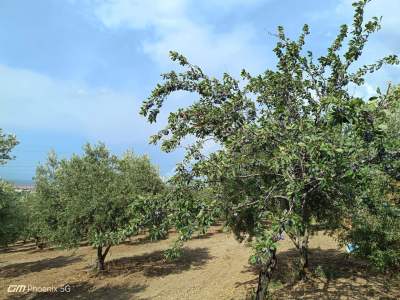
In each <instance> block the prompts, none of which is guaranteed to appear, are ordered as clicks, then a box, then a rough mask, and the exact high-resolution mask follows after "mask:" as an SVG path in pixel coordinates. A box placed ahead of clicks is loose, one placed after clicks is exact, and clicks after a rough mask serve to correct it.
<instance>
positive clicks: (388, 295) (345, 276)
mask: <svg viewBox="0 0 400 300" xmlns="http://www.w3.org/2000/svg"><path fill="white" fill-rule="evenodd" d="M277 257H278V266H277V269H276V270H275V272H274V276H273V279H272V282H271V286H270V289H271V291H272V298H273V299H329V300H336V299H381V300H384V299H400V293H399V290H400V277H399V276H398V274H386V275H385V274H379V273H376V272H374V271H372V270H370V268H369V267H368V265H367V264H366V263H365V262H363V261H360V260H357V259H355V258H351V257H348V256H347V255H346V254H345V253H343V252H341V251H338V250H336V249H328V250H322V249H319V248H314V249H311V250H310V256H309V276H308V277H309V278H308V280H306V281H300V282H299V281H298V280H297V279H296V277H297V271H296V269H297V268H296V265H297V261H298V253H297V251H296V250H295V249H290V250H288V251H283V252H280V253H279V254H278V255H277ZM244 272H254V274H255V275H257V272H256V270H254V269H253V268H248V269H246V270H245V271H244ZM241 285H245V286H249V290H250V289H252V288H254V287H256V285H257V276H255V278H254V279H253V280H250V281H246V282H238V283H237V286H241Z"/></svg>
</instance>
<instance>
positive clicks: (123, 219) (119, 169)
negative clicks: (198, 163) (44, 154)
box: [35, 144, 164, 270]
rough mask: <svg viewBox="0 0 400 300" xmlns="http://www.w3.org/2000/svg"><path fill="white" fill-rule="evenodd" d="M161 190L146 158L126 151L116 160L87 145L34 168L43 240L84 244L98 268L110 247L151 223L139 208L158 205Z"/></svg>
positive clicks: (69, 245) (102, 148)
mask: <svg viewBox="0 0 400 300" xmlns="http://www.w3.org/2000/svg"><path fill="white" fill-rule="evenodd" d="M163 189H164V185H163V182H162V181H161V179H160V177H159V175H158V171H157V170H156V169H155V168H154V167H153V166H152V165H151V163H150V161H149V160H148V158H147V157H145V156H135V155H134V154H133V153H131V152H128V153H126V154H125V155H124V156H123V157H122V158H118V157H117V156H115V155H112V154H110V153H109V151H108V150H107V149H106V147H105V146H104V145H103V144H100V145H97V146H91V145H89V144H88V145H86V146H85V148H84V154H83V155H82V156H78V155H74V156H72V158H71V159H62V160H58V159H57V158H56V157H55V156H54V155H50V157H49V161H48V163H47V164H45V165H44V166H40V167H39V168H38V170H37V175H36V195H35V197H36V201H38V204H37V207H38V208H39V209H43V210H42V211H41V213H40V215H41V216H42V218H43V220H42V224H45V226H46V230H44V233H45V236H46V238H47V239H48V240H49V241H50V242H51V243H54V244H56V245H59V246H62V247H66V248H72V247H77V246H79V244H80V243H81V242H82V241H88V242H89V244H90V245H92V246H93V247H95V248H96V251H97V269H98V270H104V267H105V266H104V261H105V258H106V256H107V254H108V252H109V250H110V248H111V247H112V246H113V245H116V244H119V243H121V242H122V241H124V240H125V239H126V238H127V237H129V236H131V235H134V234H136V233H138V232H139V231H140V230H142V229H143V228H144V227H145V226H147V227H148V226H150V225H151V222H150V221H149V220H152V218H151V214H152V213H153V211H149V209H143V207H144V208H149V207H153V208H154V207H157V205H155V203H154V202H155V201H161V200H160V198H159V196H158V194H160V193H161V192H162V191H163ZM138 203H139V204H140V205H138Z"/></svg>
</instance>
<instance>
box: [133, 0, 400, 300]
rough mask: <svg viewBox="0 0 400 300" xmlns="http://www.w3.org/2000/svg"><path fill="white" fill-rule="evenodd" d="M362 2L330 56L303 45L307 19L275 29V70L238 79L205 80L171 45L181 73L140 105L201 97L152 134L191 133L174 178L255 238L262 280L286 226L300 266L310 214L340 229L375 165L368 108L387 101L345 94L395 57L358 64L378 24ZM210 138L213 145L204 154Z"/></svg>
mask: <svg viewBox="0 0 400 300" xmlns="http://www.w3.org/2000/svg"><path fill="white" fill-rule="evenodd" d="M368 2H369V1H368V0H360V1H357V2H355V3H354V4H353V6H354V8H355V13H354V19H353V24H352V27H351V28H349V26H347V25H342V26H341V27H340V31H339V34H338V36H337V37H336V39H335V40H334V41H333V43H332V45H331V46H330V47H329V48H328V50H327V54H326V55H323V56H321V57H319V58H318V59H314V57H313V54H312V52H311V51H305V50H304V45H305V38H306V36H307V35H308V34H309V27H308V26H307V25H305V26H304V27H303V31H302V33H301V34H300V36H299V38H298V39H297V40H291V39H289V38H288V37H287V36H286V35H285V32H284V29H283V27H278V33H277V35H276V37H277V39H278V42H277V45H276V47H275V49H274V52H275V54H276V56H277V61H278V62H277V66H276V68H275V69H268V70H266V71H265V72H264V73H262V74H260V75H257V76H252V75H251V74H249V72H247V71H245V70H243V71H242V73H241V76H242V80H237V79H235V78H233V77H232V76H231V75H229V74H224V75H223V77H222V79H216V78H212V77H209V76H207V75H206V74H204V72H203V71H202V70H201V68H200V67H198V66H195V65H192V64H190V63H189V62H188V60H187V59H186V58H185V57H184V56H182V55H180V54H178V53H177V52H171V59H172V60H173V61H176V62H178V63H179V64H180V65H181V66H182V67H183V68H184V69H185V71H184V72H181V73H177V72H175V71H171V72H169V73H167V74H163V75H162V77H163V80H164V81H163V82H162V83H161V84H158V85H157V86H156V87H155V89H154V90H153V92H152V94H151V95H150V97H149V98H148V99H147V100H146V101H144V103H143V106H142V110H141V113H142V114H143V115H144V116H146V117H147V119H148V121H149V122H150V123H153V122H156V120H157V116H158V114H159V112H160V109H161V108H162V106H163V104H164V101H165V99H166V98H167V97H168V96H169V95H170V94H171V93H173V92H175V91H185V92H192V93H196V94H197V95H198V99H197V100H196V101H195V102H194V103H193V104H192V105H190V106H189V107H186V108H180V109H178V110H177V111H176V112H172V113H170V115H169V118H168V124H167V125H166V127H165V128H164V129H162V130H161V131H159V133H158V134H156V135H154V136H153V137H152V138H151V141H152V142H153V143H157V142H160V143H161V148H162V149H163V150H164V151H166V152H169V151H173V150H174V149H176V148H177V147H179V146H180V145H181V143H182V141H183V140H184V139H186V138H188V137H190V138H193V139H194V142H193V143H191V144H190V145H189V146H188V147H187V148H186V156H185V159H184V161H183V162H182V163H181V164H179V165H178V166H177V168H176V174H175V177H174V182H175V183H176V184H177V185H178V186H179V185H183V186H186V185H188V183H189V182H192V181H201V182H202V183H203V185H204V186H207V187H209V188H211V189H212V190H213V191H214V194H213V199H214V202H213V203H215V205H214V207H218V209H220V210H221V211H223V213H224V216H225V219H226V220H227V224H228V225H229V226H230V227H231V228H232V229H233V231H234V232H235V234H236V236H237V237H238V239H239V240H243V239H244V238H252V237H253V236H254V237H255V238H256V239H255V243H253V245H254V251H255V252H254V253H255V256H253V257H252V259H251V260H252V261H255V262H261V265H262V266H261V271H260V278H261V276H264V279H265V278H267V277H269V276H270V274H269V273H268V274H267V273H265V272H266V270H268V272H271V270H272V269H273V266H274V265H275V264H274V263H272V261H271V259H273V260H275V249H276V241H277V240H278V236H279V235H280V234H281V232H282V231H283V230H285V231H286V233H287V234H288V235H289V236H290V237H291V239H292V240H293V242H294V244H295V246H296V247H297V248H298V249H299V253H300V255H301V258H302V264H303V266H302V268H303V271H304V269H305V268H306V267H307V248H308V236H309V235H310V233H311V232H310V231H311V228H310V222H311V220H313V219H314V220H316V221H318V222H319V223H324V224H329V226H330V228H331V229H335V228H337V227H338V226H339V225H340V223H341V221H342V220H343V218H341V213H342V210H343V207H346V208H351V207H353V206H354V205H356V203H355V202H354V201H353V199H354V197H355V192H356V191H355V190H354V189H353V187H354V185H355V184H356V183H358V181H360V180H362V179H361V177H360V176H359V175H358V174H359V173H360V172H361V169H362V166H364V165H366V164H374V163H375V161H376V160H377V159H378V158H379V157H378V156H379V155H380V154H379V153H381V152H379V149H380V148H379V147H380V146H381V143H380V137H381V133H382V130H381V128H379V127H376V126H375V123H376V120H375V119H374V118H373V113H372V111H373V110H374V109H375V110H377V111H379V110H380V109H381V107H382V105H384V101H383V102H378V101H376V100H375V99H369V100H363V99H361V98H357V97H355V96H353V95H351V94H350V93H349V88H350V87H354V86H360V85H362V84H363V83H364V80H365V79H364V77H365V75H366V74H367V73H373V72H375V71H377V70H379V69H380V68H381V67H382V66H383V65H384V64H398V63H399V60H398V58H397V56H395V55H389V56H386V57H384V58H382V59H381V60H379V61H377V62H376V63H374V64H371V65H365V66H361V67H359V68H357V65H356V64H355V63H356V62H357V60H358V59H359V58H360V56H361V54H362V52H363V49H364V47H365V45H366V43H367V41H368V38H369V36H370V34H372V33H374V32H375V31H377V30H379V29H380V19H378V18H372V19H371V20H369V21H368V20H367V21H366V20H364V7H365V5H366V4H367V3H368ZM346 46H347V47H346ZM353 70H355V71H353ZM210 141H212V142H214V143H215V144H217V145H218V146H219V150H217V151H214V152H211V153H207V152H206V151H204V149H203V146H204V144H205V143H207V142H210ZM180 213H182V212H180ZM271 216H273V217H271ZM192 222H193V221H191V222H187V226H188V229H187V230H186V231H191V229H190V228H191V227H190V225H191V224H192ZM263 266H264V267H265V268H264V267H263ZM266 266H268V267H266ZM264 271H265V272H264ZM263 272H264V273H263ZM302 275H304V274H302ZM264 279H263V280H261V281H259V286H260V284H263V283H265V282H266V281H265V280H264ZM264 292H265V291H264V290H261V291H260V295H259V296H260V297H261V296H262V295H263V294H264Z"/></svg>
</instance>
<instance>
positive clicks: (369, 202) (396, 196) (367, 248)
mask: <svg viewBox="0 0 400 300" xmlns="http://www.w3.org/2000/svg"><path fill="white" fill-rule="evenodd" d="M377 100H379V103H381V104H382V105H383V104H384V105H383V106H384V108H383V110H377V109H374V110H372V113H373V115H374V117H375V119H376V120H377V121H376V123H377V126H376V127H377V129H378V130H379V131H380V132H379V140H378V141H377V142H378V144H379V146H378V147H377V148H378V149H379V151H378V154H379V156H378V157H379V159H378V160H377V162H376V163H375V164H374V165H373V166H365V167H364V169H363V173H362V174H361V176H362V179H363V180H362V181H360V184H359V185H358V189H359V192H358V193H357V198H356V201H357V206H356V210H351V211H348V212H347V216H348V220H349V222H348V223H349V226H350V228H346V230H344V231H342V232H341V235H340V238H341V241H342V242H343V243H352V244H353V245H355V251H354V252H353V253H352V254H354V255H357V256H359V257H363V258H366V259H368V260H370V261H371V263H372V264H373V266H374V267H376V268H377V269H379V270H385V269H388V268H393V267H400V190H399V188H400V185H399V180H400V164H399V163H400V160H399V157H400V152H399V150H398V149H400V131H399V130H400V120H399V117H398V116H399V115H400V88H399V87H394V88H393V87H389V89H388V91H387V93H386V94H384V95H380V96H379V98H378V99H377Z"/></svg>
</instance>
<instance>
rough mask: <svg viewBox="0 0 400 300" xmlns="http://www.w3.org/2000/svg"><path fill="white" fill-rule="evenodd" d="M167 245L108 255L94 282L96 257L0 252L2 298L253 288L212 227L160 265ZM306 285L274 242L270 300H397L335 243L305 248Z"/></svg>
mask: <svg viewBox="0 0 400 300" xmlns="http://www.w3.org/2000/svg"><path fill="white" fill-rule="evenodd" d="M170 243H171V239H170V240H165V241H159V242H155V243H152V242H149V241H146V240H143V239H142V240H141V239H135V240H132V241H131V242H126V243H124V244H122V245H120V246H117V247H113V248H111V251H110V256H109V257H108V258H107V264H106V267H107V271H106V272H105V273H104V274H102V275H95V274H94V273H93V272H92V270H91V265H92V264H93V263H94V261H95V251H94V250H93V249H92V248H91V247H89V246H83V247H80V248H79V249H77V250H76V251H62V250H54V249H45V250H41V251H40V250H36V249H35V247H34V246H33V245H32V244H26V245H15V246H13V247H11V248H10V249H7V250H1V251H0V298H1V299H113V300H116V299H245V298H246V297H247V296H248V295H249V294H251V291H252V289H253V288H254V287H255V285H256V282H257V274H256V272H255V271H254V270H253V269H252V268H251V267H250V266H249V265H248V262H247V260H248V257H249V253H250V250H249V249H248V248H247V247H246V246H245V245H243V244H239V243H238V242H237V241H235V240H234V238H233V237H232V236H231V235H229V234H226V233H222V232H221V231H220V230H218V228H217V227H215V228H213V229H212V230H211V232H210V233H209V234H208V235H206V236H205V237H203V238H198V239H194V240H192V241H190V242H189V243H188V244H187V246H186V248H185V251H184V254H183V256H182V258H180V259H179V260H178V261H176V262H173V263H171V262H166V261H165V260H164V259H163V255H162V254H163V250H165V249H166V248H167V247H168V246H169V245H170ZM310 247H311V255H310V279H309V280H307V281H306V282H297V281H296V280H295V265H296V259H297V255H296V252H295V251H294V249H293V248H292V245H291V243H290V242H289V241H288V240H284V241H282V242H281V247H280V251H279V254H278V260H279V261H278V269H277V271H276V273H275V276H274V278H273V282H272V284H271V288H272V289H273V295H272V298H273V299H400V278H399V277H398V275H397V274H387V275H380V274H374V273H373V272H372V271H370V270H368V267H367V265H366V264H365V263H363V262H360V261H357V260H354V259H349V258H347V257H346V255H345V254H344V253H343V251H342V250H341V249H338V248H337V246H336V243H335V241H334V240H333V239H332V238H330V237H328V236H325V235H322V234H319V235H316V236H314V237H313V238H312V239H311V243H310ZM9 284H25V285H32V286H56V287H61V286H65V285H66V284H68V285H70V287H71V292H70V293H28V294H15V293H7V287H8V285H9Z"/></svg>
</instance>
